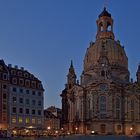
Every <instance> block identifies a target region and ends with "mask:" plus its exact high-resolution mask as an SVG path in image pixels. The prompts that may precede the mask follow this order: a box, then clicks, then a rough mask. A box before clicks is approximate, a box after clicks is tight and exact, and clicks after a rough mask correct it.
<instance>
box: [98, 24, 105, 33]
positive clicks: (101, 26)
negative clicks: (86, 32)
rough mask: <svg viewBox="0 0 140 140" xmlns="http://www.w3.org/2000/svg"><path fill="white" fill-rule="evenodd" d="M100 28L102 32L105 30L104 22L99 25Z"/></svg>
mask: <svg viewBox="0 0 140 140" xmlns="http://www.w3.org/2000/svg"><path fill="white" fill-rule="evenodd" d="M99 29H100V31H101V32H103V31H104V27H103V23H100V25H99Z"/></svg>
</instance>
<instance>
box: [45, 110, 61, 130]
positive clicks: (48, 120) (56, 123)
mask: <svg viewBox="0 0 140 140" xmlns="http://www.w3.org/2000/svg"><path fill="white" fill-rule="evenodd" d="M44 128H45V129H46V130H48V131H50V132H54V131H55V130H60V118H59V117H58V116H56V115H54V114H53V113H52V112H51V111H48V110H47V109H46V110H44Z"/></svg>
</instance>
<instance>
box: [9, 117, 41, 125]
mask: <svg viewBox="0 0 140 140" xmlns="http://www.w3.org/2000/svg"><path fill="white" fill-rule="evenodd" d="M11 121H12V123H26V124H29V123H32V124H41V123H42V121H41V119H36V118H32V119H30V118H28V117H27V118H23V117H18V119H16V117H12V120H11Z"/></svg>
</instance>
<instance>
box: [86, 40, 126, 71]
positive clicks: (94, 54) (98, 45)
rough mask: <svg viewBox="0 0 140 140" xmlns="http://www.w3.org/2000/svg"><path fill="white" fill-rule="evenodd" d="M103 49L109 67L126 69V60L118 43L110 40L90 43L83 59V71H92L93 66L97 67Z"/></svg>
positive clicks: (122, 48)
mask: <svg viewBox="0 0 140 140" xmlns="http://www.w3.org/2000/svg"><path fill="white" fill-rule="evenodd" d="M103 47H104V49H105V51H106V56H107V58H108V61H109V64H110V65H111V66H119V67H123V68H125V69H128V58H127V56H126V54H125V51H124V47H122V46H121V45H120V42H119V41H115V40H112V39H104V40H103V39H100V40H96V42H95V43H91V44H90V47H89V48H88V49H87V52H86V55H85V58H84V71H88V70H91V69H94V66H97V65H98V61H99V58H100V56H101V52H102V49H103Z"/></svg>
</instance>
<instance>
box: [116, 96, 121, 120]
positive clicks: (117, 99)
mask: <svg viewBox="0 0 140 140" xmlns="http://www.w3.org/2000/svg"><path fill="white" fill-rule="evenodd" d="M120 108H121V102H120V98H118V97H117V98H116V119H120V113H121V111H120Z"/></svg>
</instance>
